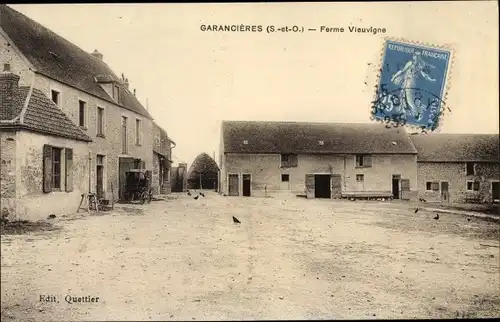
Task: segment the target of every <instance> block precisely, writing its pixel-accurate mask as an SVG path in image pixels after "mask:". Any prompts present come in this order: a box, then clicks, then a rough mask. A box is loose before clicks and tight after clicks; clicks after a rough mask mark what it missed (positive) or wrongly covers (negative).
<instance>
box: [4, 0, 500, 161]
mask: <svg viewBox="0 0 500 322" xmlns="http://www.w3.org/2000/svg"><path fill="white" fill-rule="evenodd" d="M11 7H12V8H14V9H15V10H17V11H19V12H21V13H23V14H25V15H27V16H28V17H30V18H32V19H34V20H36V21H37V22H39V23H41V24H42V25H44V26H46V27H47V28H49V29H51V30H53V31H54V32H56V33H58V34H59V35H61V36H63V37H65V38H66V39H68V40H69V41H71V42H73V43H74V44H76V45H78V46H79V47H81V48H82V49H84V50H86V51H88V52H92V51H93V50H94V49H97V50H99V51H100V52H101V53H102V54H103V55H104V61H105V62H106V63H107V64H108V65H109V66H110V67H111V68H112V69H113V70H114V71H115V73H116V74H117V75H121V73H124V74H125V77H127V78H128V79H129V82H130V88H135V89H136V91H137V97H138V98H139V100H140V101H141V102H142V104H143V105H144V106H146V105H147V107H148V109H149V111H150V113H151V114H152V115H153V117H154V118H155V121H156V122H157V123H158V124H159V125H160V126H162V127H163V128H164V129H165V130H166V131H167V132H168V135H169V136H170V137H171V138H172V139H173V140H174V141H175V142H176V147H175V148H174V149H173V161H174V162H175V163H177V162H187V163H188V164H191V163H192V161H193V160H194V159H195V158H196V156H197V155H198V154H200V153H202V152H205V153H207V154H209V155H211V156H212V155H213V153H215V155H216V156H217V155H218V147H219V142H220V124H221V123H220V122H221V120H266V121H311V122H346V123H349V122H352V123H359V122H371V121H370V111H371V101H372V100H373V98H374V95H375V89H374V88H375V86H376V84H377V77H378V76H379V68H380V63H381V58H382V50H383V44H384V42H385V39H386V38H389V39H405V40H410V41H415V42H419V43H421V44H424V45H430V46H437V45H439V46H447V48H451V49H452V50H453V62H452V64H451V66H450V74H449V77H448V82H447V86H448V91H447V94H446V97H445V98H444V100H445V102H446V105H447V106H448V107H449V108H450V110H451V113H447V115H445V116H444V119H443V120H442V123H441V128H440V131H441V132H448V133H498V130H499V101H498V99H499V95H498V88H499V84H498V80H499V77H498V76H499V75H498V72H499V66H498V6H497V3H496V1H486V2H481V1H475V2H469V1H467V2H465V1H464V2H454V3H452V2H444V3H441V2H424V3H417V2H409V3H396V2H380V3H240V4H200V3H198V4H158V3H155V4H64V5H60V4H57V5H54V4H50V5H49V4H43V5H41V4H29V5H20V4H18V5H11ZM226 24H230V25H241V24H244V25H262V26H263V28H264V31H263V32H218V31H202V30H201V25H226ZM271 25H272V26H275V27H276V28H278V27H281V26H290V27H291V26H294V25H297V26H299V27H304V28H305V29H306V31H305V32H303V33H293V32H277V33H267V32H265V29H266V27H267V26H271ZM321 26H326V27H338V28H340V27H344V29H345V32H344V33H335V32H320V28H321ZM349 26H357V27H364V28H369V27H375V28H385V29H386V33H378V34H376V35H374V34H371V33H364V34H363V33H351V32H349V30H348V27H349ZM308 28H316V29H317V30H316V31H314V32H312V31H311V32H309V31H307V29H308ZM146 102H147V104H146ZM216 160H217V161H218V157H216Z"/></svg>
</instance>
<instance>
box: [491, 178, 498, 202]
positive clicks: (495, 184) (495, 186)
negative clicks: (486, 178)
mask: <svg viewBox="0 0 500 322" xmlns="http://www.w3.org/2000/svg"><path fill="white" fill-rule="evenodd" d="M491 197H492V199H493V201H494V202H500V182H498V181H496V182H492V183H491Z"/></svg>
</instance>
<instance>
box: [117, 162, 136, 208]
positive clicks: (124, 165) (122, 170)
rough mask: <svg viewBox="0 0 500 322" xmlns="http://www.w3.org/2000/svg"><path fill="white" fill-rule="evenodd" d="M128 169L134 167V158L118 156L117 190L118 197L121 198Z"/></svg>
mask: <svg viewBox="0 0 500 322" xmlns="http://www.w3.org/2000/svg"><path fill="white" fill-rule="evenodd" d="M130 169H134V158H119V159H118V173H119V176H120V177H119V185H120V186H119V191H118V195H119V197H120V199H122V200H123V194H124V193H125V185H126V180H127V178H126V172H127V171H128V170H130Z"/></svg>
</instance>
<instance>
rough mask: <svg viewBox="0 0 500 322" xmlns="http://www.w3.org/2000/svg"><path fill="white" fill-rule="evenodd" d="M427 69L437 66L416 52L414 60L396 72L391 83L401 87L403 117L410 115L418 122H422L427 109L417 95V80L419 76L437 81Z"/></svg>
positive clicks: (401, 111) (400, 105) (400, 99)
mask: <svg viewBox="0 0 500 322" xmlns="http://www.w3.org/2000/svg"><path fill="white" fill-rule="evenodd" d="M427 68H435V66H434V65H431V64H429V63H427V62H425V61H424V60H423V59H422V56H421V55H420V53H419V52H416V53H415V54H414V55H413V59H412V60H410V61H408V62H407V63H406V65H405V66H404V67H403V69H401V70H399V71H398V72H396V73H395V74H394V75H393V76H392V78H391V82H393V83H394V84H396V85H398V86H401V91H400V92H399V102H400V104H399V106H398V108H399V109H400V110H399V112H400V113H402V114H403V115H405V114H406V113H409V114H410V115H411V116H414V117H415V118H416V119H417V120H421V118H422V116H423V115H422V112H423V109H425V106H424V104H422V102H421V99H420V98H419V97H417V96H416V95H415V94H416V92H415V90H416V88H415V84H416V82H417V79H418V77H419V76H422V77H424V78H425V79H426V80H428V81H430V82H435V81H436V79H435V78H432V77H431V76H429V74H427V72H426V70H427Z"/></svg>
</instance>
